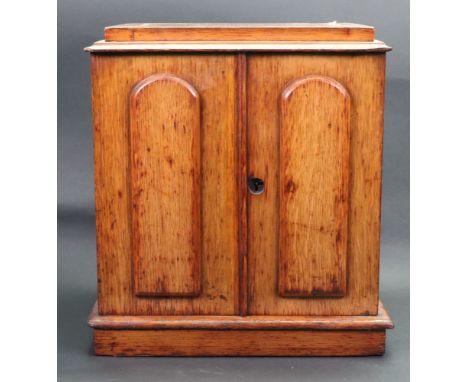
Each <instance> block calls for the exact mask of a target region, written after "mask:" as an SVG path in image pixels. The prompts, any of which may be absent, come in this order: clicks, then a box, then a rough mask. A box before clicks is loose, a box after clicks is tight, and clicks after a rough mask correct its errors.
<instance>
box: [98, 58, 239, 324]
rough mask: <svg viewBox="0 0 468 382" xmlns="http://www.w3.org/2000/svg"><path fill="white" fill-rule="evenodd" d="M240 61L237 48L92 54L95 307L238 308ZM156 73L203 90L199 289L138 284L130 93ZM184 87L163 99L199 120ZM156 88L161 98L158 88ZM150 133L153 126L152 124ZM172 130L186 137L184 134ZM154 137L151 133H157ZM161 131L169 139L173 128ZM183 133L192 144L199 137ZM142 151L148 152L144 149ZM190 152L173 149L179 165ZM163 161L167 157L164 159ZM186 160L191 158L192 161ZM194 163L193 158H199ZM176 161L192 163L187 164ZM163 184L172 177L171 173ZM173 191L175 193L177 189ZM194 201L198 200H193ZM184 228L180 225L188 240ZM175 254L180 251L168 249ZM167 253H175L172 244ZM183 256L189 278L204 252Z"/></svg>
mask: <svg viewBox="0 0 468 382" xmlns="http://www.w3.org/2000/svg"><path fill="white" fill-rule="evenodd" d="M236 66H237V65H236V56H235V55H231V54H225V55H224V54H210V55H208V54H162V53H161V54H159V53H145V54H102V55H101V54H95V55H92V77H93V81H92V89H93V120H94V142H95V143H94V147H95V184H96V191H95V197H96V231H97V233H96V235H97V236H96V240H97V257H98V283H99V284H98V285H99V297H98V308H99V313H100V314H101V315H122V314H123V315H199V314H205V315H230V314H236V313H237V312H238V293H239V279H238V270H239V265H238V237H237V234H236V232H237V227H238V212H237V211H238V200H239V199H238V184H237V175H236V174H237V161H236V159H237V133H236V126H237V116H236V104H237V83H236ZM158 73H159V74H171V75H173V76H176V77H179V78H182V79H184V80H185V81H186V82H187V83H189V84H190V85H191V86H192V87H193V88H194V89H196V91H197V92H198V97H199V103H200V129H199V134H200V138H199V139H200V172H201V175H200V179H199V181H200V186H199V190H200V193H201V196H200V198H201V204H200V215H201V217H200V219H201V223H200V224H201V228H200V231H201V239H200V240H201V243H200V259H199V262H200V268H201V269H200V276H199V278H200V279H201V287H200V292H199V294H198V295H197V296H188V295H185V296H175V295H171V296H163V295H158V296H137V295H135V293H134V288H133V282H134V280H133V274H134V269H133V267H134V264H133V260H132V259H133V249H132V246H133V243H132V241H133V240H132V235H133V233H132V230H133V228H132V177H131V175H132V160H131V152H130V141H131V129H130V102H129V98H130V94H131V92H132V89H133V88H134V86H135V85H136V84H138V83H139V82H140V81H142V80H144V79H145V78H147V77H150V76H152V75H154V74H158ZM164 86H166V88H165V89H166V91H168V92H169V93H168V95H170V94H173V95H174V94H175V92H178V91H180V92H182V91H183V89H180V87H179V88H177V87H174V88H172V87H170V86H169V84H167V85H164ZM168 87H169V88H168ZM177 89H180V90H177ZM183 94H186V93H181V94H180V97H179V96H178V101H177V102H172V104H170V103H169V102H164V105H166V107H167V108H170V112H172V113H175V115H176V119H177V120H178V121H180V120H181V119H184V120H185V119H187V120H188V119H190V120H192V119H193V120H194V119H195V118H196V117H195V116H194V115H195V114H196V111H195V110H196V107H195V106H190V105H188V102H189V99H192V101H190V102H192V103H194V104H196V102H197V101H196V100H195V99H194V97H192V98H190V97H189V96H186V95H183ZM155 96H157V97H158V98H160V96H159V95H158V94H155ZM149 98H151V101H149V99H148V102H152V103H154V102H155V101H154V97H149ZM179 101H183V102H186V103H187V105H186V106H187V107H188V109H187V111H186V112H185V113H184V114H180V113H181V110H182V109H186V107H185V106H184V107H183V108H182V105H181V106H179ZM156 102H157V101H156ZM145 110H146V109H145ZM148 110H150V109H148ZM189 110H190V111H189ZM170 112H169V111H167V110H165V109H163V108H160V107H159V106H158V112H157V113H156V112H154V115H153V116H150V117H151V118H154V119H155V122H157V121H158V119H161V118H162V115H163V114H161V113H167V115H169V113H170ZM164 118H165V117H164ZM168 118H172V117H169V116H168ZM193 123H195V122H193ZM172 128H173V126H172ZM154 133H155V132H154V131H153V130H151V134H154ZM148 134H149V132H148ZM177 134H178V133H177ZM172 137H173V138H174V139H176V137H179V138H180V136H179V135H173V136H172ZM148 138H150V139H155V136H149V137H148ZM160 138H161V139H169V136H167V137H160ZM145 139H146V138H145ZM183 141H184V142H186V143H187V142H189V141H190V142H193V143H194V144H195V142H196V138H195V137H191V138H190V139H187V141H185V140H183ZM179 143H182V142H179ZM195 145H196V144H195ZM150 149H151V147H150ZM153 149H154V147H153ZM141 151H142V154H143V153H144V151H143V149H142V150H141ZM192 152H194V151H192V150H188V151H185V152H180V153H178V157H177V158H174V165H175V164H176V160H183V161H185V160H187V158H188V157H189V156H190V157H191V156H192V154H191V153H192ZM145 155H146V154H145ZM160 159H162V160H166V159H164V158H160ZM194 159H195V160H196V157H194ZM153 160H154V158H152V159H151V161H152V162H151V163H152V164H155V163H153ZM166 163H167V165H169V166H170V164H169V163H168V162H167V161H166ZM184 163H185V164H187V166H188V163H186V162H184ZM191 166H195V167H194V168H196V165H195V163H192V164H191ZM184 167H185V165H184ZM166 170H168V168H166ZM179 170H184V171H186V170H188V167H187V169H185V168H184V169H182V168H179ZM168 171H169V170H168ZM164 176H168V173H164ZM174 176H175V175H174ZM185 179H186V182H189V183H190V182H191V180H190V179H193V180H194V181H195V180H196V177H194V178H191V177H187V178H185ZM165 184H166V185H167V184H168V182H166V181H165ZM183 188H184V190H179V192H184V193H187V192H188V191H187V190H188V189H190V190H194V191H195V192H196V189H197V186H196V185H193V186H191V185H190V184H184V185H183ZM186 189H187V190H186ZM167 191H168V192H169V194H171V195H173V190H171V189H169V190H167ZM164 192H165V191H164ZM176 200H177V199H176ZM152 203H157V200H156V199H154V200H153V201H152ZM192 205H193V207H195V203H192ZM153 207H154V205H153ZM152 213H156V214H157V213H158V212H157V211H152ZM196 215H197V213H193V214H192V216H193V217H195V216H196ZM181 220H182V221H184V222H185V223H186V224H188V221H189V218H188V214H187V215H185V214H184V216H183V217H182V219H181ZM177 224H183V223H182V222H180V223H177ZM192 228H193V227H192ZM188 232H189V231H188V230H186V231H184V234H185V235H186V238H187V240H188V236H189V234H188ZM193 232H195V231H193ZM151 234H155V233H154V232H152V233H151ZM194 237H196V236H194ZM177 246H178V245H177ZM185 248H188V246H187V245H186V246H185ZM154 253H156V252H154ZM193 253H194V252H193ZM173 254H174V252H173V253H172V254H171V256H172V255H173ZM166 255H167V256H169V253H168V252H167V251H165V256H166ZM151 259H153V258H152V257H151ZM148 260H150V257H148ZM180 261H181V262H182V263H183V264H185V265H183V264H181V268H180V271H181V272H182V274H183V275H184V276H183V277H181V280H182V278H183V279H184V280H185V279H187V276H188V275H189V273H190V272H191V271H192V270H193V271H194V272H196V267H195V264H196V262H197V261H198V260H197V259H196V257H194V256H193V255H190V256H187V257H186V258H185V260H182V258H181V259H180ZM149 263H150V261H148V264H147V265H146V266H149V267H150V268H151V267H152V268H151V269H152V270H151V271H152V272H159V270H156V269H155V268H156V266H155V265H151V264H149ZM146 266H145V267H146ZM176 268H177V269H176ZM166 271H167V272H169V271H170V272H172V273H171V274H178V272H179V265H177V267H174V269H173V270H172V269H170V267H169V266H168V267H167V268H166V270H165V271H164V272H166ZM194 274H195V273H194ZM177 277H179V276H177ZM196 278H197V277H190V280H191V281H190V282H191V283H192V284H191V286H190V287H189V288H187V289H185V291H188V290H189V289H191V290H192V291H194V290H196V289H197V288H196V287H197V285H196ZM148 280H149V279H148ZM151 280H154V278H152V279H151ZM148 282H149V281H148ZM151 282H153V281H151ZM171 282H173V281H171ZM181 282H182V281H177V283H179V284H177V285H178V286H177V289H179V288H180V287H181V286H180V285H182V284H181ZM170 285H171V284H170ZM153 286H154V285H153ZM175 287H176V285H171V288H173V289H172V290H173V291H175V290H177V289H176V288H175ZM156 290H157V289H154V290H153V291H156ZM184 293H185V292H184Z"/></svg>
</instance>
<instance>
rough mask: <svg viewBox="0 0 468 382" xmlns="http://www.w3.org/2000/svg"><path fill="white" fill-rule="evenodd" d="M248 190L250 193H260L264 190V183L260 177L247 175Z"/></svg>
mask: <svg viewBox="0 0 468 382" xmlns="http://www.w3.org/2000/svg"><path fill="white" fill-rule="evenodd" d="M248 186H249V191H250V193H251V194H252V195H260V194H262V193H263V191H264V190H265V183H264V182H263V180H262V179H260V178H255V177H253V176H251V177H249V180H248Z"/></svg>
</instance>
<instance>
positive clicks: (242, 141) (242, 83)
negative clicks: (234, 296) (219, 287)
mask: <svg viewBox="0 0 468 382" xmlns="http://www.w3.org/2000/svg"><path fill="white" fill-rule="evenodd" d="M246 80H247V57H246V54H245V53H240V54H238V56H237V86H238V95H237V97H238V102H237V124H238V128H237V137H238V138H237V140H238V148H237V154H238V161H237V162H238V176H237V182H238V198H239V199H238V207H239V219H238V220H239V225H238V248H239V306H238V312H239V315H241V316H246V315H247V309H248V282H249V280H248V277H249V274H248V269H247V266H248V259H247V255H248V244H247V242H248V240H247V235H248V227H247V224H248V222H247V208H248V207H247V203H248V198H247V174H248V168H247V163H248V161H247V85H246Z"/></svg>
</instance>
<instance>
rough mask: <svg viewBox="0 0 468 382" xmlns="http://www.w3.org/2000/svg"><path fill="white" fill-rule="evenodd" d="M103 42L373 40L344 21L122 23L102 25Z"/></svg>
mask: <svg viewBox="0 0 468 382" xmlns="http://www.w3.org/2000/svg"><path fill="white" fill-rule="evenodd" d="M104 37H105V39H106V41H265V40H266V41H298V40H300V41H373V40H374V28H373V27H370V26H366V25H359V24H347V23H316V24H313V23H308V24H307V23H303V24H301V23H297V24H249V23H244V24H201V23H200V24H180V23H162V24H154V23H147V24H122V25H115V26H110V27H107V28H105V30H104Z"/></svg>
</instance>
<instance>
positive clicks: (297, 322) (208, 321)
mask: <svg viewBox="0 0 468 382" xmlns="http://www.w3.org/2000/svg"><path fill="white" fill-rule="evenodd" d="M88 324H89V326H91V327H92V328H94V329H114V330H115V329H209V330H231V329H236V330H266V329H268V330H293V329H294V330H295V329H311V330H312V329H313V330H384V329H392V328H393V322H392V320H391V318H390V316H389V315H388V313H387V311H386V310H385V308H384V306H383V304H382V303H380V305H379V312H378V314H377V315H376V316H246V317H241V316H101V315H99V313H98V309H97V304H95V305H94V307H93V310H92V312H91V314H90V316H89V320H88Z"/></svg>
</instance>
